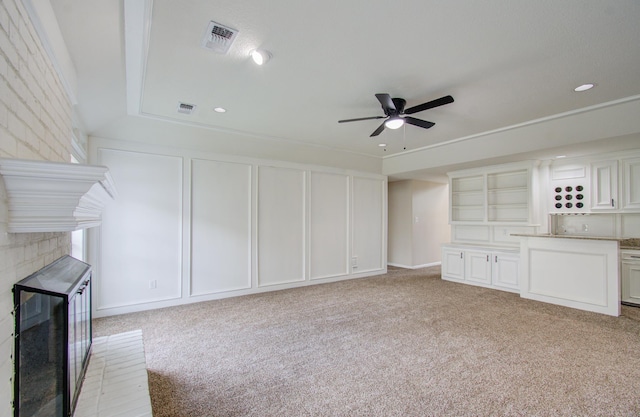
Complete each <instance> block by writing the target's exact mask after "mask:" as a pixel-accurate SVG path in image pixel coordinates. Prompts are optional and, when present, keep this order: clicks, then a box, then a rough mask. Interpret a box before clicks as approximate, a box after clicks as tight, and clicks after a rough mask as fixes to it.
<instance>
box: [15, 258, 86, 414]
mask: <svg viewBox="0 0 640 417" xmlns="http://www.w3.org/2000/svg"><path fill="white" fill-rule="evenodd" d="M13 291H14V306H15V316H16V324H15V352H16V355H15V359H14V364H15V378H14V416H15V417H39V416H49V417H67V416H71V415H73V411H74V408H75V404H76V402H77V398H78V395H79V393H80V388H81V385H82V379H83V377H84V373H85V371H86V368H87V365H88V363H89V353H90V351H91V343H92V335H91V266H89V265H88V264H86V263H84V262H81V261H79V260H77V259H75V258H72V257H71V256H68V255H65V256H63V257H61V258H59V259H58V260H56V261H54V262H53V263H51V264H49V265H47V266H45V267H44V268H42V269H41V270H39V271H37V272H35V273H33V274H31V275H30V276H28V277H27V278H25V279H23V280H21V281H19V282H18V283H16V284H15V285H14V289H13Z"/></svg>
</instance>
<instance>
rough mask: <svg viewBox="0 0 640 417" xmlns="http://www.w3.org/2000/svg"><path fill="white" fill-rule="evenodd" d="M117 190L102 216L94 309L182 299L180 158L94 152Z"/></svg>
mask: <svg viewBox="0 0 640 417" xmlns="http://www.w3.org/2000/svg"><path fill="white" fill-rule="evenodd" d="M98 163H99V164H100V165H106V166H108V167H109V169H110V171H111V175H112V177H113V180H114V182H115V184H116V187H117V190H118V197H117V198H116V200H114V201H113V202H111V203H110V204H108V205H107V206H106V208H105V210H104V212H103V214H102V226H101V233H100V237H101V242H100V247H101V252H100V268H99V271H100V273H99V279H97V280H96V281H97V285H96V286H95V287H94V289H95V295H94V300H95V305H96V309H97V310H101V309H107V308H114V307H122V306H128V305H136V304H142V303H148V302H152V301H161V300H170V299H175V298H180V297H181V270H182V258H181V254H182V191H183V190H182V183H183V181H182V180H183V178H182V158H180V157H175V156H164V155H154V154H149V153H138V152H127V151H121V150H112V149H99V150H98Z"/></svg>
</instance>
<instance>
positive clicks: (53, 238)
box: [0, 0, 72, 417]
mask: <svg viewBox="0 0 640 417" xmlns="http://www.w3.org/2000/svg"><path fill="white" fill-rule="evenodd" d="M71 114H72V108H71V103H70V101H69V98H68V96H67V94H66V92H65V90H64V88H63V87H62V84H61V82H60V80H59V78H58V75H57V73H56V71H55V69H54V67H53V65H52V63H51V61H50V59H49V57H48V56H47V54H46V52H45V50H44V48H43V47H42V44H41V42H40V39H39V38H38V35H37V33H36V31H35V30H34V28H33V25H32V24H31V22H30V20H29V16H28V14H27V12H26V10H25V8H24V6H23V5H22V3H21V0H0V158H21V159H37V160H49V161H66V162H68V161H69V158H70V153H71V136H72V116H71ZM6 200H7V196H6V190H5V188H4V182H2V181H0V417H11V416H12V415H13V408H12V405H11V402H12V399H13V398H12V397H13V354H14V352H13V350H14V348H13V325H14V321H13V314H12V310H13V296H12V292H11V289H12V287H13V284H14V283H15V282H17V281H19V280H20V279H22V278H24V277H26V276H27V275H29V274H31V273H32V272H35V271H37V270H38V269H40V268H42V267H43V266H45V265H46V264H48V263H50V262H52V261H54V260H55V259H57V258H59V257H60V256H62V255H64V254H68V253H70V250H71V234H70V233H11V234H10V233H7V216H8V214H7V201H6Z"/></svg>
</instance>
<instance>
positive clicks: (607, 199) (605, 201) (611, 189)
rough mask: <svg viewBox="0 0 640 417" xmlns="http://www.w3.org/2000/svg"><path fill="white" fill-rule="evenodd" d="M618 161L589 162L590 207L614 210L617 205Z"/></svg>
mask: <svg viewBox="0 0 640 417" xmlns="http://www.w3.org/2000/svg"><path fill="white" fill-rule="evenodd" d="M617 205H618V161H602V162H596V163H592V164H591V209H592V210H615V209H616V208H617V207H618V206H617Z"/></svg>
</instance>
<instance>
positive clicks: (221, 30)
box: [202, 20, 238, 54]
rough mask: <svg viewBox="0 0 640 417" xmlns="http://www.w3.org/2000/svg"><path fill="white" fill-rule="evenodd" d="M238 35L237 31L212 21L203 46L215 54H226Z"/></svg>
mask: <svg viewBox="0 0 640 417" xmlns="http://www.w3.org/2000/svg"><path fill="white" fill-rule="evenodd" d="M237 35H238V31H237V30H235V29H231V28H230V27H227V26H224V25H221V24H220V23H216V22H214V21H213V20H212V21H211V22H209V25H208V26H207V32H206V33H205V35H204V39H203V40H202V46H204V47H205V48H207V49H211V50H212V51H214V52H218V53H220V54H226V53H227V51H228V50H229V48H230V47H231V44H232V43H233V41H234V40H235V39H236V36H237Z"/></svg>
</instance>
